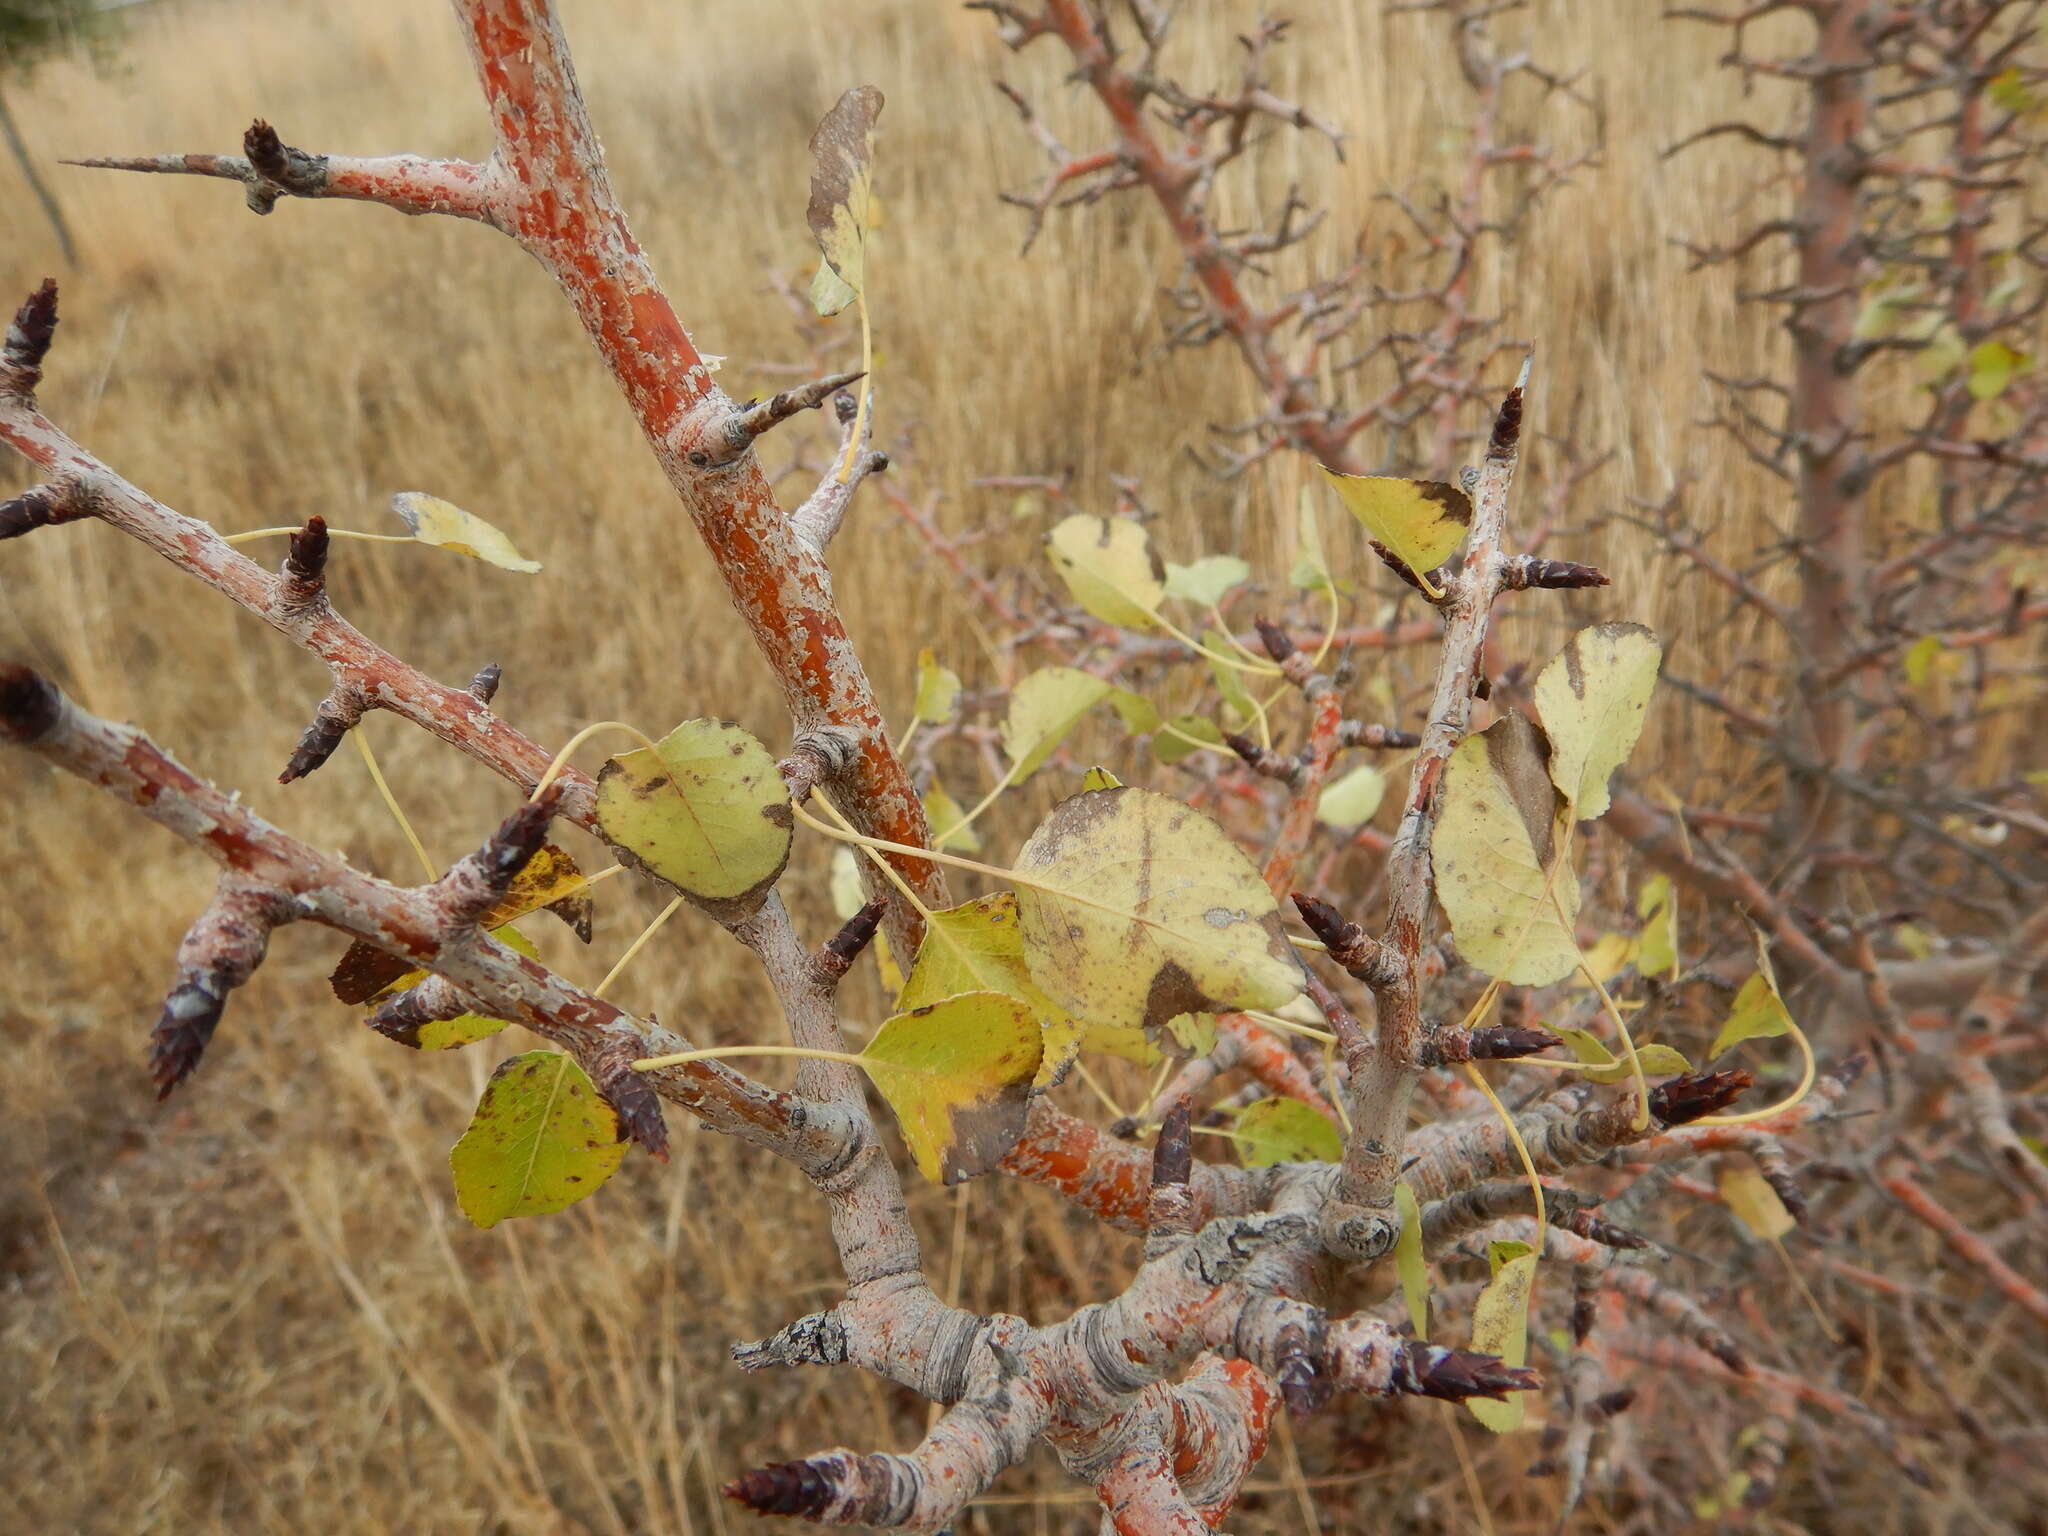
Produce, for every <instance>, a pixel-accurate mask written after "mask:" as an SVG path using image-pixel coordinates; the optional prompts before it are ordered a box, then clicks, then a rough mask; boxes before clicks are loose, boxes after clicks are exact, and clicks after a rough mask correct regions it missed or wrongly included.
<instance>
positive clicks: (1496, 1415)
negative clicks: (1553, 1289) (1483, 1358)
mask: <svg viewBox="0 0 2048 1536" xmlns="http://www.w3.org/2000/svg"><path fill="white" fill-rule="evenodd" d="M1512 1248H1520V1249H1521V1250H1522V1252H1521V1253H1520V1254H1518V1255H1516V1256H1514V1257H1511V1258H1510V1257H1507V1256H1506V1255H1507V1254H1508V1253H1509V1251H1510V1250H1511V1249H1512ZM1491 1258H1492V1260H1493V1264H1494V1270H1493V1278H1492V1279H1491V1280H1489V1281H1487V1283H1486V1288H1485V1289H1484V1290H1482V1291H1481V1292H1480V1293H1479V1299H1478V1300H1477V1301H1476V1302H1474V1303H1473V1305H1472V1348H1473V1350H1474V1351H1475V1352H1477V1353H1479V1354H1482V1355H1498V1356H1499V1357H1500V1358H1501V1359H1502V1360H1504V1361H1505V1362H1506V1363H1507V1364H1509V1365H1522V1364H1525V1363H1526V1362H1527V1361H1528V1358H1529V1294H1530V1292H1531V1291H1532V1290H1533V1289H1534V1288H1535V1285H1536V1255H1535V1254H1534V1253H1533V1252H1531V1251H1530V1250H1529V1247H1528V1245H1527V1244H1526V1243H1516V1244H1507V1243H1496V1244H1494V1245H1493V1253H1492V1254H1491ZM1465 1406H1466V1407H1467V1408H1468V1409H1470V1410H1471V1413H1472V1417H1473V1418H1475V1419H1477V1420H1478V1421H1479V1422H1480V1423H1482V1424H1484V1425H1485V1426H1486V1427H1487V1428H1488V1429H1490V1430H1492V1431H1493V1432H1494V1433H1495V1434H1496V1435H1505V1434H1508V1433H1510V1432H1512V1431H1514V1430H1517V1429H1520V1428H1521V1427H1522V1420H1523V1419H1524V1417H1526V1413H1525V1410H1524V1408H1523V1405H1522V1398H1521V1396H1520V1395H1519V1394H1511V1395H1510V1396H1509V1397H1508V1399H1507V1400H1506V1401H1505V1402H1495V1401H1494V1400H1493V1399H1491V1398H1483V1397H1475V1398H1471V1399H1469V1400H1467V1402H1466V1404H1465Z"/></svg>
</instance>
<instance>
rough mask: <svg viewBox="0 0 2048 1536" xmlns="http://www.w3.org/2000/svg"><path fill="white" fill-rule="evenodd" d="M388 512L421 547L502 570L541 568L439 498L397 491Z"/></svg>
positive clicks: (472, 516)
mask: <svg viewBox="0 0 2048 1536" xmlns="http://www.w3.org/2000/svg"><path fill="white" fill-rule="evenodd" d="M391 510H392V511H394V512H396V513H397V514H398V516H399V518H400V520H401V521H402V522H404V524H405V526H406V527H407V528H408V529H410V530H411V531H412V536H413V537H414V538H415V539H418V540H419V541H420V542H421V543H422V544H432V545H434V546H435V547H436V548H438V549H445V550H447V551H448V552H449V553H450V554H456V555H467V556H469V558H470V559H472V560H481V561H483V562H484V563H485V564H486V565H495V566H497V567H498V569H500V570H503V571H518V572H521V573H522V574H525V575H531V574H532V573H533V572H535V571H537V570H539V569H540V562H539V561H538V560H529V559H527V558H526V557H525V556H524V555H522V554H520V553H519V551H518V550H517V549H515V548H513V547H512V541H511V540H510V539H508V538H506V537H505V535H504V534H502V533H500V532H499V531H498V530H497V529H496V528H494V527H492V526H491V525H490V524H489V523H487V522H485V521H484V520H483V519H482V518H480V517H478V516H477V515H476V514H475V513H473V512H465V511H463V510H462V508H460V507H458V506H456V505H455V504H454V503H453V502H449V501H443V500H442V499H441V498H440V497H438V496H429V495H428V494H427V493H426V492H425V491H400V492H399V493H398V494H397V495H396V496H393V497H392V498H391Z"/></svg>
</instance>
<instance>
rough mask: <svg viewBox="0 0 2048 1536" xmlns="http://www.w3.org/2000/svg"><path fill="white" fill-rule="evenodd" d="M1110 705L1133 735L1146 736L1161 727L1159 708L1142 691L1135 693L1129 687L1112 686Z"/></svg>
mask: <svg viewBox="0 0 2048 1536" xmlns="http://www.w3.org/2000/svg"><path fill="white" fill-rule="evenodd" d="M1109 707H1110V708H1111V709H1113V710H1115V711H1116V717H1117V719H1119V720H1121V721H1122V722H1123V727H1124V729H1125V730H1126V731H1128V732H1130V734H1131V735H1133V736H1145V735H1149V734H1150V733H1151V732H1153V731H1156V730H1158V729H1159V726H1160V719H1159V709H1158V706H1157V705H1155V704H1154V703H1153V702H1152V701H1151V700H1150V699H1148V698H1146V697H1145V696H1144V695H1143V694H1142V693H1133V692H1131V690H1130V689H1128V688H1112V689H1110V691H1109Z"/></svg>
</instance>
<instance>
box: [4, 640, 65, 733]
mask: <svg viewBox="0 0 2048 1536" xmlns="http://www.w3.org/2000/svg"><path fill="white" fill-rule="evenodd" d="M63 715H64V695H63V694H62V693H60V692H59V691H58V689H57V685H56V684H55V683H53V682H51V681H50V680H49V679H48V678H47V677H44V676H43V675H42V674H41V673H40V672H36V671H34V670H32V669H30V668H28V667H24V666H21V665H20V664H18V663H16V662H11V661H9V662H0V737H4V738H5V739H6V740H8V741H10V742H12V743H13V744H14V745H16V746H18V747H27V746H33V745H34V744H35V743H36V742H38V741H41V740H42V739H43V737H45V736H47V735H48V734H49V733H50V732H51V731H53V730H55V729H56V727H57V722H58V721H59V720H60V719H62V718H63Z"/></svg>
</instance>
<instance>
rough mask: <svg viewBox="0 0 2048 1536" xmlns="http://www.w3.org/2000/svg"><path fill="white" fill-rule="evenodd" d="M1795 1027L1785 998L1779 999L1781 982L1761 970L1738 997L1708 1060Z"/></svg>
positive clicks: (1744, 984) (1748, 981)
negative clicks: (1748, 1041) (1742, 1044)
mask: <svg viewBox="0 0 2048 1536" xmlns="http://www.w3.org/2000/svg"><path fill="white" fill-rule="evenodd" d="M1791 1027H1792V1015H1791V1013H1790V1012H1789V1011H1788V1010H1787V1009H1786V1007H1785V1000H1784V998H1782V997H1780V996H1779V995H1778V983H1777V980H1776V979H1775V978H1774V977H1772V976H1771V975H1770V974H1769V972H1767V971H1764V970H1758V971H1757V972H1756V973H1755V974H1754V975H1753V976H1751V977H1750V978H1749V980H1747V981H1745V982H1744V983H1743V984H1742V990H1741V991H1739V992H1737V993H1736V994H1735V1003H1734V1006H1733V1007H1732V1008H1730V1009H1729V1010H1728V1022H1727V1023H1725V1024H1723V1025H1722V1026H1721V1033H1719V1034H1718V1035H1716V1036H1714V1044H1713V1048H1712V1049H1711V1050H1709V1051H1708V1052H1707V1060H1709V1061H1712V1060H1713V1059H1714V1058H1715V1057H1717V1056H1719V1055H1720V1054H1721V1053H1722V1052H1723V1051H1725V1050H1729V1049H1732V1048H1733V1047H1735V1046H1738V1045H1740V1044H1741V1043H1742V1042H1743V1041H1745V1040H1769V1039H1771V1038H1773V1037H1775V1036H1778V1035H1782V1034H1784V1033H1785V1032H1786V1031H1787V1030H1788V1029H1790V1028H1791Z"/></svg>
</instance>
